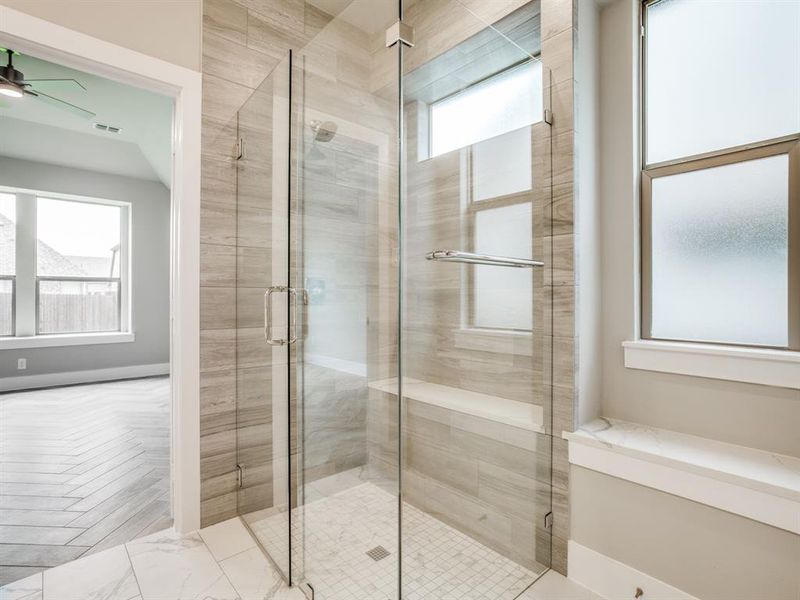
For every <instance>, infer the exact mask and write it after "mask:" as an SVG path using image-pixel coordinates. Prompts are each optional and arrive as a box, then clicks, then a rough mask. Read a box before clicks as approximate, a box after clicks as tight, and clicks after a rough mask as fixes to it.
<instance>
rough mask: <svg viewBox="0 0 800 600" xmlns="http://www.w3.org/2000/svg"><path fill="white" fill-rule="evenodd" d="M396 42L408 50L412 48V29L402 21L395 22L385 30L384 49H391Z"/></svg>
mask: <svg viewBox="0 0 800 600" xmlns="http://www.w3.org/2000/svg"><path fill="white" fill-rule="evenodd" d="M397 42H401V43H402V44H405V45H406V46H408V47H409V48H413V47H414V28H413V27H411V25H406V24H405V23H403V22H402V21H396V22H395V23H394V24H392V25H391V26H390V27H389V28H388V29H387V30H386V47H387V48H391V47H392V46H394V45H395V44H396V43H397Z"/></svg>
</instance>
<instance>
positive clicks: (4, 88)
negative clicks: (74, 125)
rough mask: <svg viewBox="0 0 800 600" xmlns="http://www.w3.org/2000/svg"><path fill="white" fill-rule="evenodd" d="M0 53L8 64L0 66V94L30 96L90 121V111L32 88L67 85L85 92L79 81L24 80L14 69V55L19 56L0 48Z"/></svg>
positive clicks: (12, 96) (15, 96)
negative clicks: (4, 55) (5, 55)
mask: <svg viewBox="0 0 800 600" xmlns="http://www.w3.org/2000/svg"><path fill="white" fill-rule="evenodd" d="M0 51H2V52H5V53H6V54H7V55H8V64H7V65H6V66H5V67H3V66H0V94H2V95H3V96H5V97H7V98H22V97H23V96H32V97H34V98H37V99H38V100H40V101H42V102H46V103H47V104H50V105H51V106H55V107H57V108H61V109H64V110H68V111H70V112H71V113H73V114H75V115H78V116H80V117H83V118H85V119H91V118H93V117H94V116H95V113H93V112H92V111H90V110H86V109H85V108H81V107H80V106H75V105H74V104H72V103H70V102H67V101H66V100H61V99H59V98H56V97H54V96H51V95H50V94H45V93H44V92H43V91H41V90H40V89H34V88H33V86H34V85H36V86H37V87H39V86H48V85H58V84H67V85H70V86H73V85H77V86H78V87H80V88H81V89H82V90H84V91H85V90H86V88H85V87H84V86H83V85H81V83H80V82H79V81H77V80H75V79H25V75H24V74H23V73H22V71H18V70H17V69H15V68H14V55H17V56H18V55H19V54H18V53H17V52H14V51H13V50H9V49H7V48H0Z"/></svg>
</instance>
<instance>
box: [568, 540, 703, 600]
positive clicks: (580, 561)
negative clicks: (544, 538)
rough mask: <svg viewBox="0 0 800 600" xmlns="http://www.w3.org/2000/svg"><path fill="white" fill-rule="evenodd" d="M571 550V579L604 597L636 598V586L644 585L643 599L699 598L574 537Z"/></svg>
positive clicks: (569, 550) (569, 548)
mask: <svg viewBox="0 0 800 600" xmlns="http://www.w3.org/2000/svg"><path fill="white" fill-rule="evenodd" d="M567 552H568V553H567V557H568V559H567V560H568V569H569V571H568V572H569V578H570V579H571V580H572V581H574V582H575V583H577V584H579V585H582V586H583V587H585V588H587V589H589V590H591V591H592V592H594V593H595V594H597V595H598V596H600V597H602V598H609V599H614V600H616V599H619V598H634V596H635V595H636V588H641V589H642V591H643V592H644V595H643V596H642V600H644V599H645V598H646V599H647V600H698V598H696V597H695V596H692V595H690V594H687V593H686V592H684V591H682V590H679V589H678V588H676V587H673V586H671V585H669V584H667V583H664V582H663V581H660V580H658V579H656V578H655V577H651V576H650V575H647V574H646V573H642V572H641V571H639V570H637V569H634V568H633V567H631V566H628V565H626V564H625V563H621V562H619V561H617V560H614V559H613V558H610V557H608V556H606V555H605V554H600V553H599V552H596V551H595V550H592V549H591V548H587V547H586V546H583V545H581V544H579V543H578V542H575V541H573V540H569V546H568V551H567Z"/></svg>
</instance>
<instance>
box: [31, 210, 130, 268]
mask: <svg viewBox="0 0 800 600" xmlns="http://www.w3.org/2000/svg"><path fill="white" fill-rule="evenodd" d="M36 227H37V229H36V234H37V238H38V242H37V257H38V259H37V275H40V276H61V277H118V276H119V243H120V208H119V207H118V206H108V205H105V204H90V203H86V202H72V201H69V200H54V199H52V198H39V199H38V205H37V213H36Z"/></svg>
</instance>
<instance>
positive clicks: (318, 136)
mask: <svg viewBox="0 0 800 600" xmlns="http://www.w3.org/2000/svg"><path fill="white" fill-rule="evenodd" d="M309 126H310V127H311V131H313V132H314V141H315V142H330V141H331V140H332V139H333V136H335V135H336V130H337V129H339V126H338V125H337V124H336V123H334V122H333V121H316V120H314V121H311V123H310V124H309Z"/></svg>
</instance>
